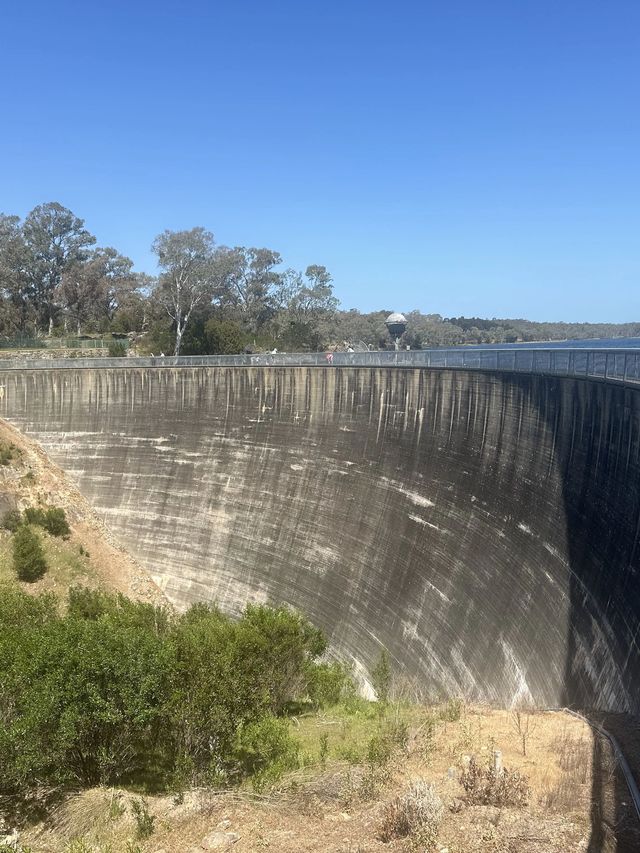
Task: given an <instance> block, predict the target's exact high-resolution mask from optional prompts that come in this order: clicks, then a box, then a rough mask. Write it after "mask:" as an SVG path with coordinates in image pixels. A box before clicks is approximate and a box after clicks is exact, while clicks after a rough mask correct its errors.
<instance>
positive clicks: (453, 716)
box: [439, 699, 464, 723]
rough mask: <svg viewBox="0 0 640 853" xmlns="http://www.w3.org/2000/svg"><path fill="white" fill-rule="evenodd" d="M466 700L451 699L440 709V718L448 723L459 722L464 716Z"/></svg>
mask: <svg viewBox="0 0 640 853" xmlns="http://www.w3.org/2000/svg"><path fill="white" fill-rule="evenodd" d="M463 709H464V702H463V701H462V699H449V701H448V702H447V704H446V705H444V707H442V708H441V709H440V713H439V716H440V719H441V720H442V721H443V722H446V723H457V722H458V720H459V719H460V717H461V716H462V711H463Z"/></svg>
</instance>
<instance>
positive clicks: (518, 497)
mask: <svg viewBox="0 0 640 853" xmlns="http://www.w3.org/2000/svg"><path fill="white" fill-rule="evenodd" d="M509 357H510V356H509ZM617 357H619V356H617ZM353 360H354V359H353V358H352V359H351V361H353ZM202 361H203V364H201V365H200V366H194V364H193V362H189V361H188V360H187V359H184V360H183V359H181V360H179V362H177V363H175V364H174V363H172V360H170V359H166V360H165V361H164V362H163V363H161V364H160V363H159V360H156V362H155V363H152V362H150V361H143V360H139V361H136V360H134V359H126V360H125V359H122V360H121V361H119V362H106V363H102V364H101V363H100V362H96V361H93V362H82V363H78V364H74V363H73V362H71V361H69V362H66V364H65V365H64V369H61V367H62V365H55V366H47V365H46V362H40V363H38V364H35V363H34V365H33V366H29V364H28V363H23V364H22V365H21V366H20V367H18V365H14V366H13V367H11V368H9V367H4V368H0V386H2V394H1V399H0V414H1V415H2V417H4V418H6V419H7V420H8V421H9V422H10V423H12V424H13V425H15V426H16V427H18V428H19V429H20V430H21V431H23V432H24V433H25V434H27V435H28V436H30V437H32V438H33V439H35V440H36V441H37V442H39V443H40V445H41V446H42V447H43V448H44V449H45V450H46V451H47V452H48V453H49V455H50V456H51V458H52V459H53V460H54V461H55V462H56V463H58V464H59V465H60V466H61V467H62V468H63V469H64V470H65V471H66V472H67V474H68V475H69V476H70V478H71V479H72V480H73V481H74V482H75V483H76V484H77V485H78V487H79V488H80V490H81V491H82V493H83V494H84V495H85V496H86V497H87V498H88V499H89V501H90V502H91V503H92V505H93V506H94V508H95V509H96V510H97V511H98V512H99V513H100V514H101V515H102V517H103V518H104V519H105V521H106V522H107V523H108V525H109V526H110V527H111V529H112V530H113V531H114V533H115V534H116V535H117V537H118V538H119V540H120V541H121V542H122V544H123V545H124V546H125V547H126V548H128V549H129V551H130V552H131V553H132V554H133V555H134V556H135V557H136V558H137V559H138V560H139V561H140V562H141V563H142V564H143V565H145V566H146V567H147V568H148V570H149V571H150V573H151V574H152V575H153V576H154V577H155V579H156V580H157V582H158V583H159V585H160V586H161V587H162V588H163V589H164V590H165V592H166V594H167V596H168V597H169V599H170V600H171V601H172V602H174V603H175V604H176V605H177V606H178V607H180V608H184V607H186V606H188V605H189V604H191V603H192V602H195V601H212V602H213V601H215V602H218V604H219V605H220V606H221V608H222V609H224V610H225V611H227V612H232V613H238V612H240V611H241V609H242V608H243V607H244V606H245V605H246V603H247V602H269V603H273V604H277V603H280V602H286V603H288V604H290V605H292V606H294V607H296V608H299V609H300V610H301V611H303V612H304V613H305V614H307V615H308V616H309V618H310V619H311V620H312V621H313V622H314V623H316V624H317V625H319V626H321V627H322V628H323V629H324V630H325V631H326V632H327V634H328V636H329V638H330V641H331V645H332V648H333V650H334V651H335V653H336V655H337V656H339V657H340V658H341V659H343V660H345V661H348V662H350V663H351V664H352V665H353V667H354V671H355V673H356V675H357V676H358V677H359V678H360V679H361V681H362V682H363V683H364V684H366V683H367V680H368V672H369V670H370V668H371V666H372V664H373V663H374V662H375V660H376V659H377V657H378V655H379V652H380V649H381V648H382V647H385V648H387V649H388V651H389V653H390V656H391V658H392V662H393V664H394V667H395V671H396V673H397V674H398V675H400V676H401V677H403V678H405V679H406V680H407V682H408V683H410V684H413V685H415V686H416V687H417V688H418V689H419V691H420V692H421V693H423V694H427V695H428V694H430V695H432V696H437V695H441V694H456V695H460V696H464V697H466V698H467V699H470V700H482V701H488V702H490V703H496V704H500V705H507V706H509V705H511V704H513V703H518V702H529V703H534V704H535V705H539V706H558V705H573V706H577V707H596V708H603V709H608V710H620V711H629V712H632V713H635V714H637V713H639V712H640V687H639V685H640V654H639V651H638V629H639V613H640V608H639V606H638V605H639V592H638V569H639V561H640V549H639V547H638V544H639V534H640V495H639V485H640V384H638V385H634V383H633V382H625V381H610V380H609V379H606V378H604V379H603V378H589V377H577V376H570V375H554V374H553V373H549V372H545V371H539V372H535V371H531V372H527V371H523V372H517V371H515V370H508V369H505V370H495V369H484V368H483V369H466V368H464V367H457V368H455V369H451V368H441V369H430V368H429V367H422V366H416V365H413V366H412V365H411V364H410V363H409V364H406V365H405V366H397V365H394V364H392V363H390V364H388V365H387V364H382V365H379V366H369V365H366V364H352V365H347V364H345V365H334V366H327V365H325V366H324V367H319V366H314V365H313V364H311V365H308V366H304V365H297V366H295V365H291V364H286V363H283V364H279V365H271V366H269V365H260V364H253V365H246V366H225V365H224V364H220V363H215V359H209V361H210V362H211V364H206V363H204V362H205V361H207V360H202ZM625 371H626V369H625Z"/></svg>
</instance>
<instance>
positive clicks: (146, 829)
mask: <svg viewBox="0 0 640 853" xmlns="http://www.w3.org/2000/svg"><path fill="white" fill-rule="evenodd" d="M131 812H132V814H133V817H134V820H135V822H136V837H137V838H139V839H141V840H142V839H144V838H150V837H151V836H152V835H153V831H154V828H155V827H154V824H155V822H156V819H155V816H154V815H152V814H149V807H148V806H147V801H146V800H145V798H144V797H142V798H141V799H140V800H132V801H131Z"/></svg>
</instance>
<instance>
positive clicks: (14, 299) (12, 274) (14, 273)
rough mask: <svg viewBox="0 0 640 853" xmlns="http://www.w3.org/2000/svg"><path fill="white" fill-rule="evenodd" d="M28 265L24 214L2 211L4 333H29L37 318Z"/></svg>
mask: <svg viewBox="0 0 640 853" xmlns="http://www.w3.org/2000/svg"><path fill="white" fill-rule="evenodd" d="M26 267H27V249H26V246H25V242H24V238H23V236H22V229H21V227H20V217H18V216H7V215H5V214H4V213H0V297H1V299H2V302H1V310H0V327H1V329H2V333H3V334H7V335H13V334H15V333H16V332H18V333H21V334H25V333H26V332H27V330H28V326H29V324H30V323H31V322H33V320H34V312H33V308H32V305H31V303H30V300H29V284H28V281H27V276H26Z"/></svg>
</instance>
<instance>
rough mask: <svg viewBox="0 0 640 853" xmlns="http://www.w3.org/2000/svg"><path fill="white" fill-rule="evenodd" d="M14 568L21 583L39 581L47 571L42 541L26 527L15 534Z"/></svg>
mask: <svg viewBox="0 0 640 853" xmlns="http://www.w3.org/2000/svg"><path fill="white" fill-rule="evenodd" d="M13 567H14V569H15V571H16V574H17V575H18V578H19V579H20V580H21V581H28V582H29V583H32V582H33V581H37V580H39V579H40V578H41V577H42V576H43V575H44V573H45V572H46V571H47V562H46V560H45V557H44V551H43V550H42V545H41V543H40V539H39V538H38V536H37V534H36V533H34V531H33V530H32V529H31V528H30V527H27V526H26V525H24V526H21V527H18V529H17V530H16V532H15V533H14V534H13Z"/></svg>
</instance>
